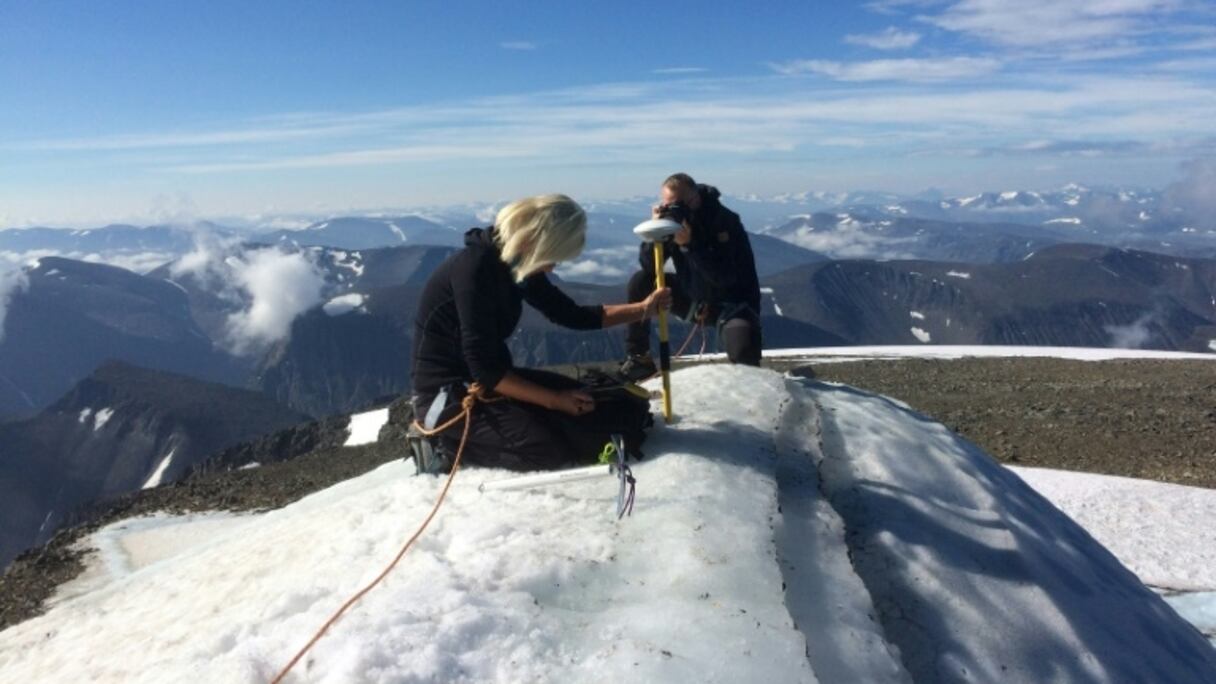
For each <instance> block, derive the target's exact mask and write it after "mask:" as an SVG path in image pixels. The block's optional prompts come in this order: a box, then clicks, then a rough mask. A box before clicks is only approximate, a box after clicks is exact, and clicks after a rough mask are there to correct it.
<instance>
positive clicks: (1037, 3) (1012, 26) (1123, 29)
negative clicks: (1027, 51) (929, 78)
mask: <svg viewBox="0 0 1216 684" xmlns="http://www.w3.org/2000/svg"><path fill="white" fill-rule="evenodd" d="M1183 7H1184V2H1183V0H1071V1H1069V2H1060V1H1059V0H1018V2H1007V1H1006V0H962V1H961V2H955V3H952V4H951V5H950V6H949V7H947V8H946V9H945V10H944V11H942V12H940V13H934V14H929V13H926V14H924V15H922V16H921V17H920V18H921V19H922V20H923V21H926V22H928V23H930V24H933V25H935V26H938V27H940V28H943V29H946V30H949V31H955V32H958V33H962V34H965V35H968V36H972V37H974V38H978V39H981V40H985V41H989V42H992V43H996V44H998V45H1004V46H1012V47H1023V48H1027V47H1029V48H1037V47H1045V46H1061V45H1063V46H1065V47H1074V48H1075V47H1081V46H1084V45H1092V44H1101V43H1104V42H1108V41H1112V40H1118V39H1123V38H1128V37H1132V36H1138V35H1142V34H1144V33H1146V32H1148V31H1151V30H1153V29H1154V27H1155V26H1159V24H1160V18H1161V17H1162V15H1164V14H1168V13H1170V12H1175V11H1179V10H1181V9H1183Z"/></svg>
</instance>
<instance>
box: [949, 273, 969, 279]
mask: <svg viewBox="0 0 1216 684" xmlns="http://www.w3.org/2000/svg"><path fill="white" fill-rule="evenodd" d="M946 276H947V277H948V278H962V279H963V280H969V279H970V278H971V274H970V273H964V272H962V271H946Z"/></svg>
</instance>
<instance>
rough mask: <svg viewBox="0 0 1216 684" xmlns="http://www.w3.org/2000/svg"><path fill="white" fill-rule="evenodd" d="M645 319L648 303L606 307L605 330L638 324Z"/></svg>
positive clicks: (609, 305)
mask: <svg viewBox="0 0 1216 684" xmlns="http://www.w3.org/2000/svg"><path fill="white" fill-rule="evenodd" d="M645 318H646V302H636V303H633V304H605V305H604V327H605V328H611V327H612V326H614V325H622V324H624V323H637V322H638V321H641V320H643V319H645Z"/></svg>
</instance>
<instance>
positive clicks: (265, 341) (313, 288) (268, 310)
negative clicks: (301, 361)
mask: <svg viewBox="0 0 1216 684" xmlns="http://www.w3.org/2000/svg"><path fill="white" fill-rule="evenodd" d="M226 263H227V265H228V266H229V267H230V268H231V273H232V278H233V281H234V282H235V283H236V285H237V286H238V287H239V288H240V289H241V291H242V292H243V294H244V295H245V297H246V300H247V302H248V304H247V308H246V309H244V310H242V311H238V312H236V313H234V314H232V315H230V316H229V317H228V332H229V342H230V343H231V348H232V350H233V352H235V353H237V354H245V353H249V352H251V351H254V350H257V349H260V348H263V347H265V346H266V345H269V344H272V343H274V342H277V341H279V340H282V339H284V338H286V337H287V336H288V335H289V334H290V333H291V323H292V321H294V320H295V318H296V316H299V315H300V314H301V313H304V312H305V311H307V310H309V309H311V308H312V307H314V306H316V305H317V304H319V303H320V302H321V290H322V288H323V287H324V285H325V279H324V276H323V274H322V273H321V271H320V270H319V269H318V268H317V266H316V264H314V263H313V262H312V261H310V260H309V259H308V257H307V256H305V254H303V253H300V252H295V253H290V252H282V251H279V250H278V249H277V248H273V247H271V248H267V249H260V250H256V251H251V252H245V253H244V254H243V255H241V256H239V257H229V258H228V259H227V260H226Z"/></svg>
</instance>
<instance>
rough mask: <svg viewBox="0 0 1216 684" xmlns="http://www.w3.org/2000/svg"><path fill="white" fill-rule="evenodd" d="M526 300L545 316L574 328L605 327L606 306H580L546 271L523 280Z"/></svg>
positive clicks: (593, 328) (561, 324) (594, 328)
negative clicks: (559, 287) (550, 278)
mask: <svg viewBox="0 0 1216 684" xmlns="http://www.w3.org/2000/svg"><path fill="white" fill-rule="evenodd" d="M523 290H524V301H525V302H527V303H528V304H531V305H532V307H533V308H535V309H536V310H537V311H539V312H541V313H542V314H544V316H545V318H547V319H549V320H551V321H553V322H554V323H556V324H558V325H560V326H564V327H566V328H570V329H572V330H599V329H600V328H603V327H604V307H603V306H600V305H599V304H594V305H587V306H580V305H578V304H575V303H574V300H573V299H570V297H569V296H568V295H567V294H566V293H565V292H562V291H561V290H560V289H558V287H557V286H556V285H554V284H553V283H552V282H550V281H549V278H548V277H546V276H545V274H544V273H537V274H534V275H531V276H528V278H527V279H525V280H524V282H523Z"/></svg>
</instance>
